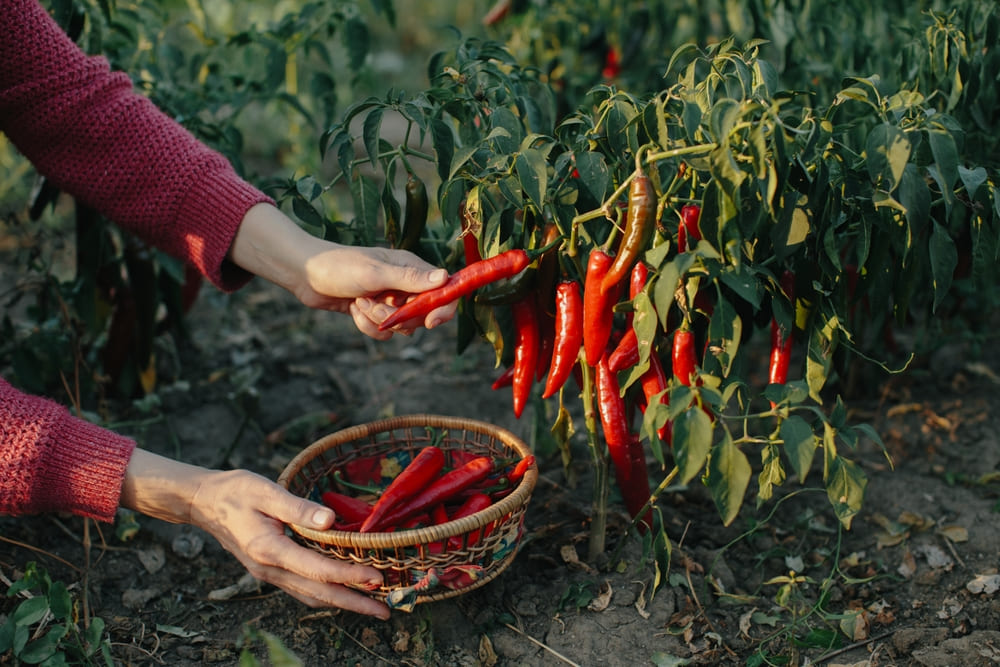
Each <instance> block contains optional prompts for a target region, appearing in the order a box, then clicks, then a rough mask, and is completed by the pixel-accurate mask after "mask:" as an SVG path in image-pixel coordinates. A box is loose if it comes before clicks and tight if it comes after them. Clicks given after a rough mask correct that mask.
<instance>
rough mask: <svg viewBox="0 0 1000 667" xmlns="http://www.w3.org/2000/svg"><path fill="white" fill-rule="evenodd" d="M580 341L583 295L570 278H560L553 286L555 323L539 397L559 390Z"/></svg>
mask: <svg viewBox="0 0 1000 667" xmlns="http://www.w3.org/2000/svg"><path fill="white" fill-rule="evenodd" d="M582 343H583V294H581V292H580V285H579V283H577V282H576V281H574V280H563V281H562V282H560V283H559V285H558V286H557V287H556V325H555V334H554V340H553V343H552V362H551V363H550V364H549V377H548V379H547V380H546V382H545V390H544V391H543V392H542V398H548V397H549V396H552V395H553V394H555V393H556V392H557V391H559V390H560V389H561V388H562V386H563V385H564V384H566V380H567V379H568V378H569V376H570V374H571V373H572V372H573V366H574V365H575V364H576V360H577V357H578V356H579V353H580V345H581V344H582Z"/></svg>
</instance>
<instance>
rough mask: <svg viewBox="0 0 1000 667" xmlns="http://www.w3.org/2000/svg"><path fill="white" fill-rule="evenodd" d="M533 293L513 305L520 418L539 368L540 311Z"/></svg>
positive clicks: (515, 384) (515, 383)
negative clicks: (538, 311) (537, 308)
mask: <svg viewBox="0 0 1000 667" xmlns="http://www.w3.org/2000/svg"><path fill="white" fill-rule="evenodd" d="M535 306H536V304H535V298H534V296H533V295H529V296H528V297H526V298H524V299H522V300H520V301H518V302H517V303H515V304H514V305H513V306H512V307H511V311H512V313H513V315H514V335H515V342H514V381H513V394H514V416H515V417H517V418H518V419H520V418H521V414H522V413H523V412H524V406H525V405H527V403H528V397H529V396H530V394H531V385H532V383H533V382H534V380H535V372H536V370H537V368H538V348H539V330H538V313H537V312H536V310H535Z"/></svg>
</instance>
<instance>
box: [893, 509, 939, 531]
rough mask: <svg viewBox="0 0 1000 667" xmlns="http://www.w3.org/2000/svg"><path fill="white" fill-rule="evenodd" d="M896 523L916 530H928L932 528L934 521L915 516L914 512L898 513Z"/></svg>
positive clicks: (925, 517)
mask: <svg viewBox="0 0 1000 667" xmlns="http://www.w3.org/2000/svg"><path fill="white" fill-rule="evenodd" d="M896 521H898V522H899V523H901V524H903V525H906V526H912V527H914V528H916V529H917V530H929V529H931V528H933V527H934V523H935V521H934V519H932V518H930V517H927V516H923V515H922V514H917V513H916V512H900V514H899V518H898V519H896Z"/></svg>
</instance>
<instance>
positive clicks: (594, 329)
mask: <svg viewBox="0 0 1000 667" xmlns="http://www.w3.org/2000/svg"><path fill="white" fill-rule="evenodd" d="M611 262H612V260H611V256H610V255H608V254H607V253H606V252H604V250H602V249H601V248H597V247H595V248H594V249H593V250H591V251H590V258H589V259H588V260H587V275H586V278H585V279H584V284H583V351H584V354H585V355H586V358H587V364H589V365H590V366H596V365H597V363H598V362H599V361H600V360H601V356H602V355H603V354H604V348H605V347H606V346H607V344H608V340H609V339H610V338H611V327H612V325H613V324H614V317H615V313H614V306H615V303H617V302H618V297H619V296H620V295H621V286H620V285H618V286H617V287H616V288H615V289H613V290H608V291H607V292H605V291H603V289H602V282H603V280H604V276H605V275H606V274H607V271H608V269H609V268H610V267H611Z"/></svg>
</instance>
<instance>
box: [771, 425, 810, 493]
mask: <svg viewBox="0 0 1000 667" xmlns="http://www.w3.org/2000/svg"><path fill="white" fill-rule="evenodd" d="M779 433H780V434H781V440H782V442H783V443H784V447H785V456H786V457H788V463H789V464H790V465H791V466H792V470H794V471H795V476H796V477H798V480H799V484H805V481H806V476H807V475H808V474H809V469H810V468H811V467H812V462H813V457H814V456H815V454H816V447H817V442H816V438H815V436H814V435H813V430H812V428H811V427H810V426H809V424H808V423H807V422H806V420H804V419H802V418H801V417H799V416H797V415H792V416H790V417H788V418H787V419H785V420H784V421H783V422H781V427H780V431H779Z"/></svg>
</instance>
